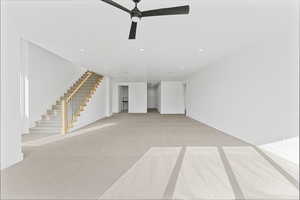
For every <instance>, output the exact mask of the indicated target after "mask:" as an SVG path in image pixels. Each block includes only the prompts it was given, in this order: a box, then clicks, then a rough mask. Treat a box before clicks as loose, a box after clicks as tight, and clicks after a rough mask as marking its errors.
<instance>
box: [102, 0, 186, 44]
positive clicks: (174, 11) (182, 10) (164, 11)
mask: <svg viewBox="0 0 300 200" xmlns="http://www.w3.org/2000/svg"><path fill="white" fill-rule="evenodd" d="M102 1H104V2H105V3H108V4H110V5H112V6H114V7H116V8H119V9H121V10H123V11H125V12H127V13H128V14H130V17H131V20H132V22H131V28H130V32H129V39H135V35H136V27H137V22H138V21H139V20H140V19H141V18H142V17H152V16H162V15H184V14H188V13H189V11H190V6H188V5H187V6H178V7H171V8H160V9H155V10H147V11H140V10H139V9H138V8H137V4H138V3H139V2H140V1H141V0H133V2H134V3H135V7H134V8H133V9H132V10H129V9H127V8H125V7H124V6H122V5H120V4H118V3H116V2H114V1H112V0H102Z"/></svg>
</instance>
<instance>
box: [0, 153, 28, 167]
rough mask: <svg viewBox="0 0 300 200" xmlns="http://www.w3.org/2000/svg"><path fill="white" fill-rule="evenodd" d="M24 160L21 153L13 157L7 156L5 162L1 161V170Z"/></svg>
mask: <svg viewBox="0 0 300 200" xmlns="http://www.w3.org/2000/svg"><path fill="white" fill-rule="evenodd" d="M23 158H24V154H23V152H20V153H18V154H16V155H15V156H9V158H8V159H7V160H5V161H4V162H3V161H2V160H1V164H0V165H1V170H3V169H6V168H8V167H11V166H13V165H15V164H17V163H19V162H21V161H22V160H23Z"/></svg>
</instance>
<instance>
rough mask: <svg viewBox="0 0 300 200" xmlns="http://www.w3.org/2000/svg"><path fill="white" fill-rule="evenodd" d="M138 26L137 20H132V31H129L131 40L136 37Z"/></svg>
mask: <svg viewBox="0 0 300 200" xmlns="http://www.w3.org/2000/svg"><path fill="white" fill-rule="evenodd" d="M136 27H137V22H132V23H131V28H130V33H129V39H130V40H132V39H135V34H136Z"/></svg>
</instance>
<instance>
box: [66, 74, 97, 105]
mask: <svg viewBox="0 0 300 200" xmlns="http://www.w3.org/2000/svg"><path fill="white" fill-rule="evenodd" d="M88 73H89V74H88V75H87V76H86V77H85V78H84V79H83V81H81V83H80V84H79V85H78V86H77V87H76V89H75V90H74V91H73V92H72V93H71V94H70V95H69V96H68V97H67V98H66V100H65V101H66V103H69V101H70V100H71V99H72V97H73V96H74V95H75V94H76V93H77V91H78V90H79V89H80V88H81V87H82V85H83V84H84V83H85V82H86V81H87V80H88V79H89V78H90V77H91V76H92V75H93V73H92V72H88Z"/></svg>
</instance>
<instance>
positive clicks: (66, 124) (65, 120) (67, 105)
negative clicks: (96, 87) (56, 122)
mask: <svg viewBox="0 0 300 200" xmlns="http://www.w3.org/2000/svg"><path fill="white" fill-rule="evenodd" d="M92 75H93V73H92V72H87V76H86V77H85V78H84V79H83V80H82V81H81V83H80V84H79V85H78V86H77V87H76V88H75V89H74V90H73V91H72V92H71V94H70V95H67V96H66V97H64V98H63V99H62V102H61V105H62V134H63V135H64V134H66V133H67V132H68V131H69V129H70V126H71V123H72V121H73V119H74V117H75V115H76V110H75V109H76V106H78V105H77V104H76V102H74V101H73V100H74V97H75V96H76V95H77V93H78V92H79V90H80V89H81V88H82V86H83V85H84V83H85V82H86V81H87V80H88V79H89V78H90V77H91V76H92Z"/></svg>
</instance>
